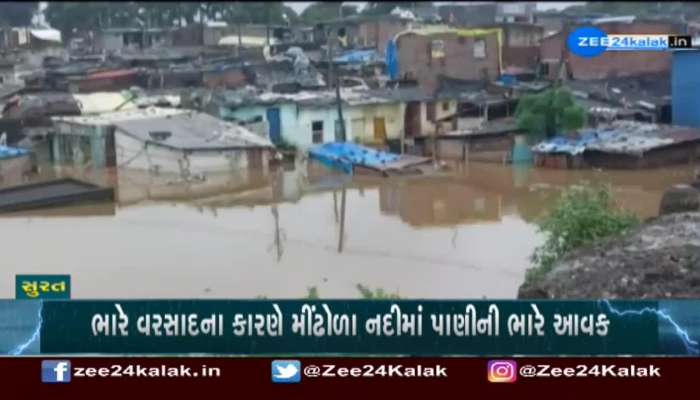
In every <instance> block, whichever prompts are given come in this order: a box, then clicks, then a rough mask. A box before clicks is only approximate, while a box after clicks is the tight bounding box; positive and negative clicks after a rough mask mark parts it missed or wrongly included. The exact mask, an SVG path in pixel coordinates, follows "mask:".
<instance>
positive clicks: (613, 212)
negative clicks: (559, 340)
mask: <svg viewBox="0 0 700 400" xmlns="http://www.w3.org/2000/svg"><path fill="white" fill-rule="evenodd" d="M637 224H639V219H638V218H637V217H636V216H635V215H633V214H631V213H628V212H626V211H623V210H620V209H618V208H617V207H616V205H615V203H614V202H613V199H612V194H611V191H610V189H609V188H608V187H604V186H595V187H574V188H570V189H568V190H567V191H566V192H564V194H563V195H562V197H561V198H560V199H559V201H558V202H557V203H556V205H555V207H554V209H553V210H552V212H551V213H550V214H549V215H548V216H547V217H545V218H544V219H543V220H541V221H539V222H538V227H539V231H540V232H542V233H544V234H546V235H547V239H546V240H545V242H544V244H543V245H541V246H539V247H537V248H536V249H535V252H534V254H533V256H532V261H533V263H534V265H533V267H532V268H531V269H529V270H528V271H527V273H526V275H525V280H526V281H533V280H537V279H539V278H541V277H542V276H543V275H544V274H546V273H547V272H549V271H550V270H551V269H552V268H553V267H554V263H555V262H556V261H557V260H559V259H561V258H562V257H563V256H565V255H567V254H569V253H570V252H571V251H572V250H575V249H577V248H580V247H581V246H585V245H588V244H591V243H594V242H596V241H598V240H600V239H603V238H606V237H610V236H614V235H619V234H620V233H622V232H624V231H625V230H627V229H629V228H631V227H633V226H635V225H637Z"/></svg>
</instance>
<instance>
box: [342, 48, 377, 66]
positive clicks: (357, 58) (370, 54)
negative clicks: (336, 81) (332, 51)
mask: <svg viewBox="0 0 700 400" xmlns="http://www.w3.org/2000/svg"><path fill="white" fill-rule="evenodd" d="M378 60H379V56H378V55H377V52H376V51H375V50H353V51H348V52H346V53H344V54H343V55H341V56H339V57H336V58H334V59H333V62H336V63H340V64H366V63H371V62H374V61H378Z"/></svg>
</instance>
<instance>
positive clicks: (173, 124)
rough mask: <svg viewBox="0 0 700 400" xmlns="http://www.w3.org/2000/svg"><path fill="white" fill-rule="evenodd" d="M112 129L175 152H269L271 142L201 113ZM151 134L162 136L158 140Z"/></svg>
mask: <svg viewBox="0 0 700 400" xmlns="http://www.w3.org/2000/svg"><path fill="white" fill-rule="evenodd" d="M114 125H115V126H116V127H117V128H118V129H120V130H122V131H124V132H126V133H127V134H128V135H130V136H132V137H134V138H136V139H138V140H141V141H143V142H146V143H148V144H149V145H150V144H153V145H158V146H163V147H168V148H172V149H178V150H193V151H194V150H225V149H241V148H260V147H264V148H271V147H273V145H272V142H270V140H268V139H266V138H262V137H260V136H258V135H257V134H255V133H253V132H251V131H249V130H248V129H246V128H244V127H242V126H239V125H235V124H232V123H229V122H225V121H222V120H220V119H218V118H215V117H212V116H210V115H208V114H203V113H182V114H176V115H171V116H165V117H157V118H148V119H132V120H127V121H116V122H115V123H114ZM155 132H158V133H163V134H164V135H165V137H164V138H163V139H159V138H158V137H157V135H154V133H155Z"/></svg>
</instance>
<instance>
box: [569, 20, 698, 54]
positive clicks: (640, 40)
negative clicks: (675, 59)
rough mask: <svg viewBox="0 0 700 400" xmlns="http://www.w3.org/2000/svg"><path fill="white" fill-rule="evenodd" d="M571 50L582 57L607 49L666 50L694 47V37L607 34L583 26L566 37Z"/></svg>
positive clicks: (593, 27) (592, 27) (598, 29)
mask: <svg viewBox="0 0 700 400" xmlns="http://www.w3.org/2000/svg"><path fill="white" fill-rule="evenodd" d="M566 46H567V48H568V49H569V52H571V53H572V54H574V55H576V56H579V57H582V58H591V57H597V56H600V55H601V54H603V53H605V52H606V51H666V50H669V49H689V48H692V46H693V44H692V38H691V37H690V36H687V35H669V34H610V35H609V34H607V33H606V32H604V31H603V30H602V29H600V28H598V27H595V26H587V27H581V28H577V29H575V30H573V31H572V32H570V33H569V36H568V37H567V39H566Z"/></svg>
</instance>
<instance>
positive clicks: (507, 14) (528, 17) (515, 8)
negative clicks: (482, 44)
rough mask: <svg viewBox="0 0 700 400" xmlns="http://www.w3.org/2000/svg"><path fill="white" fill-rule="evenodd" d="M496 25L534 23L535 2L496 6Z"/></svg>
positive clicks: (504, 3)
mask: <svg viewBox="0 0 700 400" xmlns="http://www.w3.org/2000/svg"><path fill="white" fill-rule="evenodd" d="M496 6H497V7H496V16H495V22H496V23H525V24H532V23H533V22H535V10H536V9H537V2H534V1H523V2H503V3H497V4H496Z"/></svg>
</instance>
